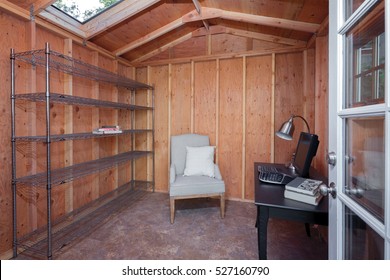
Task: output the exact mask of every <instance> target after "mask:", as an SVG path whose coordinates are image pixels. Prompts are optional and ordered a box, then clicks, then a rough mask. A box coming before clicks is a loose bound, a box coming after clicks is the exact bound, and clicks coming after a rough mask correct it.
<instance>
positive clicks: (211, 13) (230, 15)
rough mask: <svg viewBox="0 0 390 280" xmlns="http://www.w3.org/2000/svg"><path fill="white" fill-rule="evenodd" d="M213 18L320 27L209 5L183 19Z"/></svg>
mask: <svg viewBox="0 0 390 280" xmlns="http://www.w3.org/2000/svg"><path fill="white" fill-rule="evenodd" d="M212 18H222V19H227V20H232V21H240V22H246V23H254V24H258V25H266V26H272V27H278V28H284V29H290V30H297V31H304V32H310V33H315V32H317V30H318V28H319V27H320V25H319V24H315V23H308V22H301V21H294V20H289V19H282V18H273V17H266V16H259V15H252V14H245V13H238V12H231V11H226V10H221V9H214V8H207V7H203V8H202V14H198V13H197V12H196V11H193V12H191V13H188V14H187V15H186V16H185V17H183V21H184V22H193V21H199V20H206V19H212Z"/></svg>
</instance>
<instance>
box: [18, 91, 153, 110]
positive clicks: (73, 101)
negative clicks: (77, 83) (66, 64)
mask: <svg viewBox="0 0 390 280" xmlns="http://www.w3.org/2000/svg"><path fill="white" fill-rule="evenodd" d="M15 99H21V100H29V101H34V102H46V95H45V93H44V92H38V93H23V94H15ZM49 99H50V103H61V104H67V105H82V106H94V107H102V108H111V109H123V110H152V109H153V108H152V107H147V106H139V105H132V104H126V103H118V102H112V101H104V100H97V99H92V98H86V97H80V96H73V95H66V94H59V93H50V97H49Z"/></svg>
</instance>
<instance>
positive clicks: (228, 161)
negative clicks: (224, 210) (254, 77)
mask: <svg viewBox="0 0 390 280" xmlns="http://www.w3.org/2000/svg"><path fill="white" fill-rule="evenodd" d="M242 64H243V63H242V59H231V60H221V61H220V85H219V88H220V93H219V98H220V101H219V104H220V105H219V106H220V111H219V118H220V123H219V128H218V134H219V136H218V143H217V153H218V157H219V166H220V169H221V174H222V176H223V178H224V181H225V185H226V196H227V197H232V198H240V197H241V182H242V129H243V122H242V120H243V119H242V118H243V115H242V102H243V100H242V90H243V78H242V71H243V65H242Z"/></svg>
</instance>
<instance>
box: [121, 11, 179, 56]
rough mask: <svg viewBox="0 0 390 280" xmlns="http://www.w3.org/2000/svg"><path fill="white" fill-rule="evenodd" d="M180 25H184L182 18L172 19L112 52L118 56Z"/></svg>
mask: <svg viewBox="0 0 390 280" xmlns="http://www.w3.org/2000/svg"><path fill="white" fill-rule="evenodd" d="M182 25H184V23H183V20H182V19H181V18H179V19H177V20H174V21H172V22H171V23H169V24H167V25H164V26H162V27H160V28H159V29H157V30H155V31H153V32H151V33H149V34H147V35H145V36H143V37H141V38H139V39H138V40H135V41H133V42H131V43H130V44H127V45H125V46H123V47H121V48H119V49H117V50H115V51H114V53H115V55H117V56H120V55H122V54H124V53H126V52H128V51H131V50H133V49H135V48H137V47H139V46H141V45H143V44H146V43H148V42H150V41H152V40H154V39H156V38H157V37H160V36H162V35H164V34H166V33H168V32H169V31H172V30H174V29H176V28H178V27H180V26H182Z"/></svg>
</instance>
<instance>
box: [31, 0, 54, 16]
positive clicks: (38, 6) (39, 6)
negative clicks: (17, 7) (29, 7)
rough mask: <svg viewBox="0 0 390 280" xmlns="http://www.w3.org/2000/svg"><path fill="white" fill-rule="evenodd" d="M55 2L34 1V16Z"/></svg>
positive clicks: (50, 0) (49, 0) (51, 0)
mask: <svg viewBox="0 0 390 280" xmlns="http://www.w3.org/2000/svg"><path fill="white" fill-rule="evenodd" d="M56 1H57V0H36V1H34V15H37V14H39V13H40V12H42V11H43V10H44V9H46V8H47V7H49V6H50V5H52V4H53V3H54V2H56Z"/></svg>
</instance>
